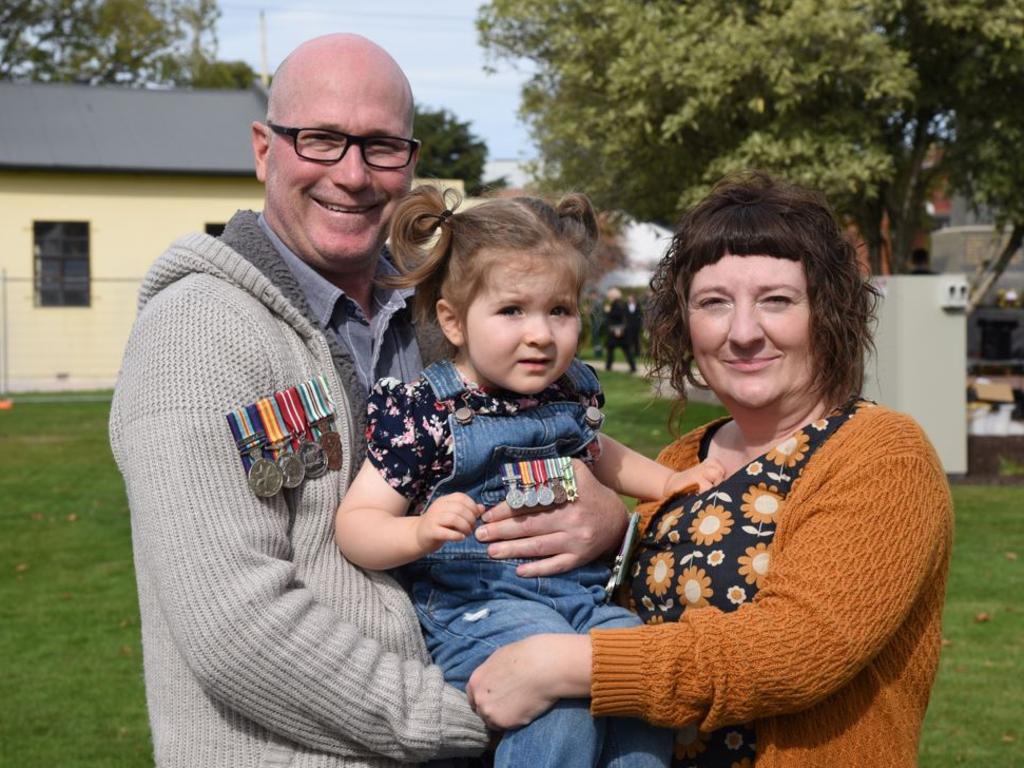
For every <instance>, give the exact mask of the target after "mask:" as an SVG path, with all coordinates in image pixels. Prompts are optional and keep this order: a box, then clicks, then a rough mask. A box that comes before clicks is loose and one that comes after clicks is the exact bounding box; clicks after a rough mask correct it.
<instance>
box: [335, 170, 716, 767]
mask: <svg viewBox="0 0 1024 768" xmlns="http://www.w3.org/2000/svg"><path fill="white" fill-rule="evenodd" d="M455 207H456V206H455V205H453V206H452V208H455ZM596 240H597V221H596V218H595V216H594V211H593V209H592V208H591V206H590V202H589V201H588V200H587V198H586V197H585V196H583V195H578V194H576V195H569V196H568V197H566V198H565V199H564V200H562V201H561V202H560V203H559V204H558V206H557V208H552V207H551V206H550V205H548V204H547V203H545V202H543V201H542V200H539V199H536V198H525V197H523V198H515V199H502V200H493V201H489V202H486V203H483V204H481V205H479V206H476V207H474V208H471V209H468V210H466V211H464V212H460V213H454V212H453V210H451V209H449V208H448V207H447V206H446V204H445V198H444V195H443V194H442V193H441V192H439V191H438V190H437V189H434V188H432V187H427V186H423V187H419V188H418V189H416V190H415V191H413V192H412V193H411V194H410V195H409V196H408V197H407V198H406V199H405V200H403V201H402V202H401V203H400V204H399V206H398V208H397V210H396V211H395V214H394V217H393V219H392V225H391V250H392V253H393V254H394V256H395V258H396V261H397V263H398V265H399V267H400V268H401V270H402V271H403V273H404V276H403V277H402V278H401V279H400V282H401V283H402V284H404V285H410V286H415V287H416V299H415V300H416V310H417V314H418V315H419V316H420V318H421V319H429V320H431V321H432V320H433V319H434V317H435V315H436V320H437V322H438V323H439V324H440V327H441V330H442V331H443V332H444V335H445V337H446V338H447V339H448V342H449V343H450V347H451V352H452V359H451V360H443V361H441V362H439V363H435V364H433V365H431V366H429V367H428V368H427V369H426V370H425V371H424V373H423V376H422V378H420V379H419V380H417V381H415V382H413V383H411V384H403V383H402V382H399V381H397V380H395V379H384V380H381V381H380V382H378V384H377V386H376V387H375V388H374V391H373V393H372V394H371V396H370V400H369V403H368V408H367V411H368V421H367V443H368V448H367V456H368V458H367V460H366V462H365V463H364V464H363V466H362V468H361V470H360V471H359V474H358V475H357V477H356V478H355V480H354V481H353V483H352V485H351V487H350V488H349V489H348V492H347V493H346V494H345V498H344V500H343V501H342V504H341V507H340V508H339V509H338V515H337V525H336V536H337V542H338V546H339V547H341V549H342V551H343V552H344V554H345V556H346V557H347V558H348V559H349V560H351V561H352V562H354V563H356V564H358V565H360V566H362V567H365V568H372V569H378V570H379V569H386V568H395V567H397V566H402V565H406V564H411V565H410V567H409V568H408V569H407V570H408V572H409V574H410V575H411V577H412V588H411V592H412V598H413V604H414V605H415V607H416V611H417V613H418V615H419V618H420V621H421V623H422V625H423V630H424V634H425V636H426V639H427V646H428V648H429V649H430V652H431V654H432V656H433V658H434V661H435V662H436V663H437V664H439V665H440V666H441V668H442V669H443V670H444V673H445V679H447V680H448V681H449V682H451V683H452V684H453V685H456V686H458V687H460V688H462V689H463V690H464V689H465V686H466V683H467V681H468V680H469V676H470V674H471V673H472V672H473V670H474V669H475V668H476V667H477V666H478V665H479V664H480V663H482V662H483V661H484V659H486V658H487V657H488V656H489V655H490V654H491V653H492V652H493V651H494V650H495V649H496V648H498V647H501V646H503V645H507V644H508V643H511V642H513V641H515V640H518V639H521V638H523V637H526V636H528V635H532V634H537V633H540V632H562V633H574V632H575V633H585V632H588V631H589V630H591V629H593V628H596V627H603V628H607V627H625V626H635V625H637V624H639V621H638V620H637V618H636V616H634V615H633V614H632V613H630V612H629V611H627V610H626V609H624V608H620V607H618V606H614V605H609V604H607V602H606V591H605V586H606V583H607V581H608V576H609V571H608V568H607V567H605V566H603V565H600V564H592V565H589V566H586V567H583V568H579V569H576V570H574V571H571V572H569V573H566V574H561V575H558V576H553V577H547V578H540V579H537V578H533V579H526V578H520V577H518V576H517V575H516V572H515V566H516V564H517V563H520V562H522V561H521V560H493V559H491V558H489V557H488V555H487V548H486V545H484V544H482V543H480V542H478V541H477V539H476V537H475V536H473V535H472V532H473V529H474V528H475V526H476V524H477V518H478V517H479V515H480V514H481V513H482V512H483V511H484V509H485V508H486V507H490V506H493V505H494V504H497V503H499V502H501V501H503V500H507V501H508V502H509V503H510V505H511V506H513V507H515V506H523V505H525V506H537V505H544V504H551V503H553V502H554V503H559V502H562V501H565V500H570V499H571V498H573V495H574V487H573V479H572V475H571V470H569V469H567V466H566V465H568V464H569V461H568V459H569V458H570V457H574V458H579V459H582V460H583V461H584V462H586V463H587V464H589V465H590V467H591V469H592V471H593V472H594V474H595V476H596V477H597V478H598V479H599V480H600V481H601V482H602V483H604V484H606V485H608V486H610V487H611V488H614V489H615V490H617V491H619V492H620V493H624V494H628V495H630V496H635V497H638V498H643V499H657V498H661V497H663V496H666V495H669V494H671V493H674V492H676V491H679V490H681V489H683V488H684V487H687V486H698V487H699V488H701V489H702V490H703V489H706V488H707V487H709V486H711V485H714V484H716V483H717V482H718V481H719V480H721V479H722V470H721V467H720V466H718V465H715V464H711V463H708V462H706V463H705V464H702V465H700V466H698V467H697V468H695V469H693V470H690V471H687V472H672V471H670V470H668V469H666V468H664V467H662V466H661V465H659V464H657V463H655V462H654V461H651V460H650V459H647V458H645V457H643V456H641V455H640V454H638V453H636V452H634V451H631V450H629V449H627V448H626V447H625V446H623V445H621V444H620V443H618V442H616V441H615V440H612V439H611V438H609V437H607V436H606V435H603V434H600V433H599V432H598V429H599V427H600V423H601V419H602V416H601V413H600V411H599V410H598V408H599V407H600V405H602V404H603V397H602V395H601V391H600V387H599V384H598V381H597V378H596V377H595V375H594V373H593V371H592V370H591V369H590V368H589V367H588V366H586V365H583V364H582V363H580V362H579V361H577V360H576V359H575V355H576V347H577V342H578V338H579V332H580V314H579V297H580V292H581V289H582V287H583V283H584V280H585V277H586V273H587V266H588V257H589V256H590V254H591V252H592V250H593V248H594V245H595V243H596ZM671 746H672V736H671V733H670V732H669V731H665V730H662V729H657V728H654V727H652V726H650V725H648V724H646V723H643V722H642V721H640V720H633V719H628V718H622V719H610V720H604V719H596V720H595V719H594V718H592V717H591V716H590V714H589V710H588V706H587V703H586V702H585V701H582V700H563V701H562V702H560V703H559V704H557V705H556V706H555V707H554V708H552V709H551V710H549V711H548V712H547V713H546V714H544V715H543V716H541V717H539V718H537V719H536V720H534V721H533V722H532V723H530V724H529V725H528V726H525V727H523V728H519V729H517V730H514V731H510V732H508V733H506V734H505V736H504V738H503V739H502V740H501V742H500V744H499V745H498V748H497V752H496V755H495V766H498V767H501V766H511V765H538V766H542V765H550V766H554V765H558V766H585V767H586V768H592V767H593V766H627V765H628V766H664V765H668V763H669V759H670V752H671Z"/></svg>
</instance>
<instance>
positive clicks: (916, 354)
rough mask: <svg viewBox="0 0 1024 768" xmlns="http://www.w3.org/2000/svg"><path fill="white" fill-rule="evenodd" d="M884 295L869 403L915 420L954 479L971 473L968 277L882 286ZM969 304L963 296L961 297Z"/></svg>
mask: <svg viewBox="0 0 1024 768" xmlns="http://www.w3.org/2000/svg"><path fill="white" fill-rule="evenodd" d="M876 285H878V287H879V288H880V289H881V290H882V292H883V293H884V298H883V300H882V302H881V305H880V307H879V317H878V326H877V330H876V333H875V346H876V348H877V350H878V354H877V357H876V359H874V360H871V361H869V363H868V366H867V374H868V375H867V382H866V385H865V396H867V397H869V398H870V399H872V400H877V401H878V402H879V403H881V404H883V405H887V406H889V407H890V408H893V409H894V410H897V411H902V412H903V413H907V414H909V415H911V416H913V417H914V419H916V420H917V422H918V423H919V424H920V425H921V426H922V428H923V429H924V431H925V432H926V433H927V435H928V437H929V439H930V440H931V441H932V444H933V445H934V446H935V450H936V452H937V453H938V455H939V458H940V459H941V461H942V465H943V467H944V468H945V470H946V472H947V473H949V474H963V473H966V472H967V321H966V315H965V314H964V311H963V308H962V306H961V307H960V308H957V307H956V306H949V304H951V303H952V304H954V305H958V304H961V286H964V287H965V286H966V278H965V277H964V276H963V275H897V276H891V277H885V278H878V279H877V280H876ZM964 296H965V294H964Z"/></svg>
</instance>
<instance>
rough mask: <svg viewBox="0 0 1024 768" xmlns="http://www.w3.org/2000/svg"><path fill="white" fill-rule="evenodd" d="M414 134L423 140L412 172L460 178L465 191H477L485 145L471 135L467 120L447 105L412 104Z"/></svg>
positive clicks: (480, 184)
mask: <svg viewBox="0 0 1024 768" xmlns="http://www.w3.org/2000/svg"><path fill="white" fill-rule="evenodd" d="M415 133H416V138H417V139H419V140H420V141H422V142H423V145H422V146H421V147H420V158H419V161H418V162H417V164H416V175H417V176H421V177H423V178H434V179H462V181H464V182H465V184H466V191H467V192H468V193H469V194H471V195H476V194H479V192H480V190H481V187H482V181H483V175H484V164H485V163H486V162H487V145H486V144H485V143H484V142H483V141H482V140H481V139H479V138H478V137H477V136H474V135H473V133H472V132H471V130H470V127H469V123H468V122H460V121H459V119H458V118H457V117H456V116H455V115H453V114H452V113H451V112H449V111H448V110H447V109H437V110H433V109H425V108H421V107H417V108H416V130H415Z"/></svg>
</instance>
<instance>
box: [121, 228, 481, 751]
mask: <svg viewBox="0 0 1024 768" xmlns="http://www.w3.org/2000/svg"><path fill="white" fill-rule="evenodd" d="M225 240H226V241H227V242H231V243H233V244H234V245H235V247H236V248H238V249H241V250H244V251H246V258H243V257H242V256H241V255H240V254H239V253H238V252H237V251H236V250H233V249H232V248H231V247H229V246H228V245H227V244H226V243H225V242H222V241H219V240H215V239H213V238H211V237H208V236H205V235H190V236H188V237H184V238H182V239H181V240H178V241H177V242H175V243H174V244H173V245H172V246H171V247H170V248H169V249H168V251H167V252H166V253H164V254H163V256H161V257H160V259H159V260H158V261H157V262H156V264H155V265H154V266H153V267H152V269H151V270H150V272H149V274H148V275H147V277H146V279H145V282H144V284H143V287H142V290H141V294H140V299H139V316H138V319H137V321H136V323H135V327H134V329H133V330H132V334H131V337H130V339H129V341H128V345H127V348H126V351H125V356H124V361H123V364H122V370H121V374H120V378H119V380H118V384H117V389H116V392H115V395H114V403H113V408H112V411H111V418H110V437H111V445H112V447H113V451H114V456H115V458H116V460H117V464H118V466H119V468H120V469H121V472H122V474H123V475H124V478H125V484H126V487H127V491H128V500H129V504H130V506H131V513H132V539H133V545H134V553H135V569H136V574H137V579H138V588H139V603H140V608H141V613H142V640H143V650H144V660H145V674H146V694H147V699H148V705H149V713H150V724H151V727H152V734H153V745H154V750H155V753H156V762H157V764H158V765H160V766H169V767H170V766H174V767H177V766H181V768H197V767H200V766H202V767H212V768H215V767H217V766H224V767H225V768H227V767H228V766H230V767H231V768H243V767H245V766H253V767H254V768H255V767H256V766H260V767H261V768H262V767H266V766H285V765H288V766H292V767H293V768H314V767H316V768H321V767H327V766H390V765H395V764H397V763H400V762H419V761H422V760H426V759H430V758H433V757H438V756H448V755H467V754H475V753H477V752H479V751H480V750H481V749H482V748H483V746H484V745H485V743H486V740H487V734H486V730H485V728H484V726H483V724H482V723H481V722H480V720H479V719H478V718H477V717H476V715H475V714H473V712H472V711H471V710H470V708H469V706H468V704H467V702H466V699H465V696H464V695H463V694H462V693H460V692H459V691H457V690H455V689H453V688H451V687H449V686H446V685H445V683H444V681H443V679H442V676H441V672H440V670H439V669H438V668H437V667H435V666H431V665H430V664H429V657H428V655H427V653H426V651H425V649H424V645H423V641H422V640H421V638H420V632H419V626H418V624H417V621H416V616H415V614H414V613H413V611H412V609H411V607H410V604H409V601H408V600H407V598H406V595H405V593H404V592H403V591H402V590H401V588H399V586H398V585H397V584H396V583H395V582H394V581H393V580H392V579H391V578H390V577H388V576H387V575H384V574H379V573H366V572H363V571H361V570H359V569H357V568H356V567H354V566H352V565H351V564H349V563H348V562H347V561H346V560H345V559H344V558H343V557H342V556H341V555H340V554H339V552H338V550H337V547H336V546H335V544H334V526H333V522H334V511H335V508H336V507H337V504H338V501H339V500H340V499H341V497H342V495H343V494H344V492H345V489H346V487H347V486H348V482H349V480H350V478H351V476H352V473H353V471H354V469H355V468H356V466H357V465H356V462H357V461H358V459H359V457H360V456H361V455H362V447H361V442H362V437H361V431H360V429H359V428H358V424H359V423H361V409H362V398H361V395H357V396H356V398H355V402H356V403H357V404H356V405H354V404H353V400H352V399H351V398H349V397H348V396H347V395H346V390H345V388H344V387H343V386H342V381H343V380H345V379H347V378H348V376H349V373H350V371H349V370H348V365H347V364H350V363H351V361H350V360H346V359H345V356H344V354H340V353H339V350H338V349H337V347H336V346H334V345H333V344H329V343H328V341H327V340H326V339H325V337H324V335H323V334H322V333H321V332H320V331H319V329H318V328H317V327H316V326H315V324H314V323H312V322H311V321H310V319H309V317H308V316H307V315H308V308H306V307H305V302H304V301H303V300H302V299H301V296H298V295H297V293H298V291H297V289H296V286H295V285H294V281H293V280H290V273H287V269H286V268H285V267H284V266H283V264H281V263H280V261H279V259H276V258H275V253H274V252H273V247H272V246H271V245H270V244H269V243H268V242H267V241H266V239H265V238H264V237H263V236H262V234H261V233H260V232H259V230H258V227H257V226H256V223H255V214H252V213H251V212H245V213H240V214H237V215H236V216H235V218H234V219H232V222H231V224H229V227H228V231H227V232H226V233H225ZM282 269H283V270H284V272H281V271H280V270H282ZM268 276H269V277H268ZM316 374H323V375H324V376H326V378H327V382H328V385H329V388H330V390H331V394H332V395H333V397H334V400H335V403H336V406H337V410H338V417H337V419H336V426H337V429H338V431H339V432H340V433H341V437H342V440H343V443H344V445H345V466H344V467H343V468H342V470H341V471H339V472H328V473H327V474H326V475H324V476H323V477H320V478H318V479H315V480H307V481H306V482H305V483H303V485H302V486H300V487H299V488H298V489H296V490H295V491H289V492H285V493H282V494H279V495H278V496H276V497H274V498H273V499H270V500H261V499H258V498H256V497H255V496H254V495H253V494H252V493H251V492H250V491H249V489H248V487H247V485H246V482H245V476H244V474H243V471H242V465H241V463H240V461H239V456H238V451H237V449H236V448H235V445H234V441H233V439H232V436H231V433H230V432H229V430H228V426H227V422H226V421H225V417H224V414H225V413H226V412H227V411H229V410H231V409H233V408H237V407H239V406H242V405H245V404H248V403H251V402H254V401H255V400H256V399H257V398H259V397H262V396H266V395H269V394H271V393H272V392H273V391H275V390H279V389H282V388H285V387H288V386H292V385H294V384H296V383H298V382H300V381H304V380H306V379H309V378H310V377H312V376H314V375H316Z"/></svg>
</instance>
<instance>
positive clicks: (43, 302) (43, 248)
mask: <svg viewBox="0 0 1024 768" xmlns="http://www.w3.org/2000/svg"><path fill="white" fill-rule="evenodd" d="M266 98H267V94H266V92H265V91H264V90H263V89H261V88H260V87H258V86H257V87H254V88H253V89H252V90H249V91H210V90H207V91H204V90H153V89H139V88H124V87H89V86H84V85H68V84H51V83H11V82H2V83H0V394H3V393H6V392H25V391H34V390H53V389H78V390H81V389H105V388H109V387H111V386H113V384H114V381H115V380H116V378H117V372H118V368H119V367H120V364H121V354H122V351H123V349H124V345H125V342H126V341H127V338H128V334H129V332H130V331H131V326H132V323H133V322H134V319H135V313H136V296H137V294H138V289H139V285H140V283H141V281H142V278H143V276H144V275H145V274H146V271H147V270H148V269H149V266H150V265H151V264H152V263H153V261H154V260H155V259H156V258H157V257H158V256H159V255H160V254H161V253H162V252H163V251H164V249H166V248H167V246H168V245H169V244H170V243H171V242H173V241H174V240H175V239H177V238H178V237H180V236H181V235H183V234H186V233H189V232H203V231H205V232H208V233H211V234H219V233H220V228H222V227H223V225H224V224H225V223H226V222H227V221H228V219H229V218H231V215H232V214H233V213H234V212H235V211H237V210H239V209H247V208H248V209H252V210H260V209H261V208H262V207H263V186H262V185H261V184H260V183H259V182H258V181H257V180H256V176H255V172H254V170H253V157H252V150H251V146H250V126H251V124H252V122H253V121H254V120H263V119H264V116H265V114H266V106H267V101H266ZM429 183H433V184H437V185H439V186H442V187H454V188H455V189H457V190H458V191H459V192H460V193H464V189H463V184H462V182H461V181H442V180H432V181H431V182H429ZM467 204H469V201H467Z"/></svg>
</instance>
